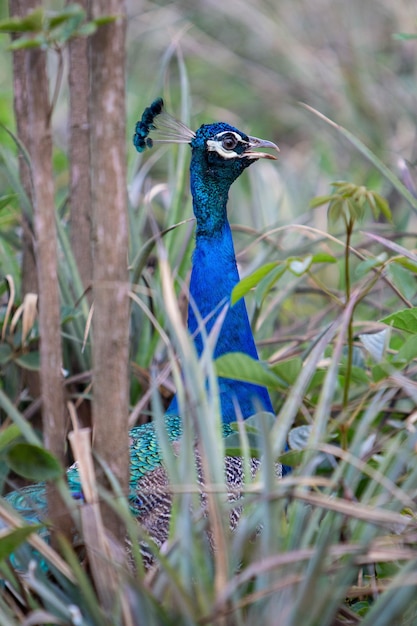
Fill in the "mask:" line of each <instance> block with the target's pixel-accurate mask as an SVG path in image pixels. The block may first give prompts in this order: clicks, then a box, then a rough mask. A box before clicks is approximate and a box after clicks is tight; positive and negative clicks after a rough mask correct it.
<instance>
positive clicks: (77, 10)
mask: <svg viewBox="0 0 417 626" xmlns="http://www.w3.org/2000/svg"><path fill="white" fill-rule="evenodd" d="M85 16H86V12H85V11H84V9H83V8H82V7H81V6H80V5H79V4H68V5H67V6H66V7H65V8H64V9H63V10H62V11H59V13H54V15H51V16H48V26H49V28H56V27H57V26H60V25H61V24H62V23H63V22H66V21H68V20H70V19H73V18H74V17H76V18H78V19H79V20H80V21H82V20H84V19H85Z"/></svg>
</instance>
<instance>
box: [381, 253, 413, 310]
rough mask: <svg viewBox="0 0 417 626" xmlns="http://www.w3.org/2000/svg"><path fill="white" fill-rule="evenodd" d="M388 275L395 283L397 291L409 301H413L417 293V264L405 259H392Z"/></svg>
mask: <svg viewBox="0 0 417 626" xmlns="http://www.w3.org/2000/svg"><path fill="white" fill-rule="evenodd" d="M388 274H389V276H390V277H391V278H392V280H393V281H394V284H395V286H396V288H397V289H399V290H400V291H401V293H402V294H403V295H404V296H405V297H406V298H407V299H408V300H412V299H413V298H414V296H415V293H416V277H415V274H417V264H416V263H413V262H412V261H410V260H409V259H406V258H404V257H402V258H401V260H400V259H392V262H391V263H390V264H389V266H388Z"/></svg>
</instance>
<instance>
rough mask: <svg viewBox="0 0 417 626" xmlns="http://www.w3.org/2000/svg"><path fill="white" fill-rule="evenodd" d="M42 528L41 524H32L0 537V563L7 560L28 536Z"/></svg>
mask: <svg viewBox="0 0 417 626" xmlns="http://www.w3.org/2000/svg"><path fill="white" fill-rule="evenodd" d="M42 528H43V526H42V524H32V525H30V526H22V527H21V528H16V529H15V530H11V531H10V532H9V533H7V534H5V535H2V536H1V537H0V561H3V560H4V559H7V558H8V557H9V556H10V555H11V554H13V552H15V551H16V550H17V548H18V547H19V546H20V545H21V544H22V543H24V541H26V539H27V538H28V537H30V535H32V534H33V533H35V532H36V531H38V530H41V529H42Z"/></svg>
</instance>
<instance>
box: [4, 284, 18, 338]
mask: <svg viewBox="0 0 417 626" xmlns="http://www.w3.org/2000/svg"><path fill="white" fill-rule="evenodd" d="M4 280H5V281H6V282H7V284H8V286H9V299H8V300H7V307H6V313H5V316H4V320H3V328H2V329H1V340H2V341H4V339H5V337H6V332H7V324H8V323H9V318H10V314H11V312H12V309H13V305H14V299H15V297H16V289H15V285H14V280H13V276H11V275H10V274H7V275H6V276H5V277H4Z"/></svg>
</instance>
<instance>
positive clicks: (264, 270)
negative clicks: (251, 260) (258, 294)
mask: <svg viewBox="0 0 417 626" xmlns="http://www.w3.org/2000/svg"><path fill="white" fill-rule="evenodd" d="M279 264H280V261H274V262H272V263H267V264H266V265H263V266H262V267H260V268H259V269H257V270H256V271H255V272H253V273H252V274H250V275H249V276H246V277H245V278H242V280H241V281H239V282H238V284H237V285H236V286H235V287H234V288H233V291H232V296H231V304H232V306H233V305H234V304H236V302H238V300H240V299H241V298H243V297H244V296H245V295H246V294H247V293H248V291H250V290H251V289H253V287H256V285H258V283H260V282H261V280H262V279H263V278H265V276H266V275H267V274H269V273H270V272H271V271H272V270H273V269H275V268H276V267H277V265H279Z"/></svg>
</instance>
